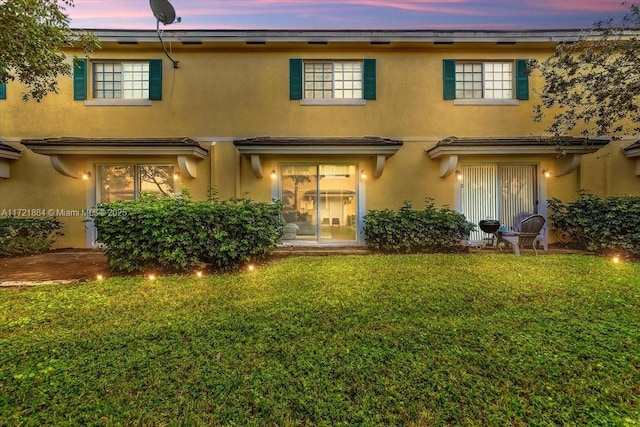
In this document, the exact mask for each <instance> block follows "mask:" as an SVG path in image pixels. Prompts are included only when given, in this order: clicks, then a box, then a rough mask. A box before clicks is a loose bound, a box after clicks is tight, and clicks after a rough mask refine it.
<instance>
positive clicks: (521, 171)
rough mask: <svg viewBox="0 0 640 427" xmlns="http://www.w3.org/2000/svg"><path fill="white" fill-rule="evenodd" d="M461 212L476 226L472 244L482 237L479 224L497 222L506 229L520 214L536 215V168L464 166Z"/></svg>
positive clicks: (511, 165) (499, 165)
mask: <svg viewBox="0 0 640 427" xmlns="http://www.w3.org/2000/svg"><path fill="white" fill-rule="evenodd" d="M461 169H462V180H461V181H460V199H461V211H462V213H463V214H464V215H465V216H466V218H467V221H470V222H473V223H474V224H476V229H477V231H475V232H472V233H471V239H472V240H479V239H481V238H482V237H483V234H484V233H482V231H480V229H479V227H478V223H479V222H480V221H481V220H483V219H497V220H498V221H500V224H502V225H504V226H505V227H506V228H507V229H510V228H511V227H512V226H513V217H514V216H516V215H517V214H518V213H520V212H531V213H537V210H538V181H537V179H536V177H537V174H536V171H537V167H536V165H532V164H515V163H514V164H506V163H505V164H482V165H462V167H461Z"/></svg>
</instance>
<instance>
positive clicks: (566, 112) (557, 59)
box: [532, 3, 640, 137]
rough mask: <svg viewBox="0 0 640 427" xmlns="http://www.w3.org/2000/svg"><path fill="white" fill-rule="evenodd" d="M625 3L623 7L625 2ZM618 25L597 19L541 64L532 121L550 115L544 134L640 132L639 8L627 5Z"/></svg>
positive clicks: (597, 134)
mask: <svg viewBox="0 0 640 427" xmlns="http://www.w3.org/2000/svg"><path fill="white" fill-rule="evenodd" d="M625 4H626V3H625ZM626 6H628V8H629V9H628V12H627V13H626V14H625V16H624V17H623V18H622V19H621V20H620V21H614V20H613V19H609V20H606V21H600V22H598V23H596V24H595V25H594V28H593V29H591V30H590V31H587V32H585V33H583V34H582V35H581V36H580V37H579V39H578V40H577V41H575V42H564V43H560V44H559V45H558V46H557V48H556V51H555V53H554V54H553V55H552V56H551V57H550V58H548V59H547V60H546V61H543V62H535V61H534V62H533V64H532V65H533V67H534V68H537V69H538V70H539V71H540V72H541V73H542V76H543V77H544V81H545V82H544V87H543V89H542V92H541V93H540V96H541V103H540V104H539V105H537V106H536V111H535V113H536V114H535V119H536V121H538V122H541V121H542V120H543V118H544V116H545V115H549V114H553V120H552V123H551V125H549V127H548V128H547V130H548V131H549V132H551V133H553V134H554V135H556V136H559V135H566V134H568V133H570V132H571V131H572V130H574V129H575V128H576V127H578V128H582V134H583V135H591V136H605V135H608V136H613V137H616V136H618V137H619V136H622V135H624V134H627V135H628V134H636V133H638V132H639V131H640V39H639V37H638V34H639V32H638V30H637V29H638V28H640V6H639V5H637V4H626Z"/></svg>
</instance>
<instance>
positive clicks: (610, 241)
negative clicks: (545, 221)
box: [548, 192, 640, 257]
mask: <svg viewBox="0 0 640 427" xmlns="http://www.w3.org/2000/svg"><path fill="white" fill-rule="evenodd" d="M548 207H549V211H550V214H549V219H550V220H551V222H552V224H553V227H554V228H556V229H559V230H562V231H565V232H567V233H569V235H570V236H571V239H572V240H573V241H574V242H575V243H576V244H578V245H579V246H580V247H581V248H583V249H586V250H589V251H593V252H601V253H602V252H614V251H615V252H621V253H624V254H627V255H629V256H632V257H638V256H640V197H638V196H609V197H605V198H600V197H598V196H595V195H593V194H588V193H586V192H581V193H580V197H579V198H578V200H576V201H574V202H571V203H563V202H562V201H560V200H559V199H550V200H548Z"/></svg>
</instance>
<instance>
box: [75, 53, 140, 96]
mask: <svg viewBox="0 0 640 427" xmlns="http://www.w3.org/2000/svg"><path fill="white" fill-rule="evenodd" d="M91 65H92V71H91V96H92V98H91V99H89V100H86V101H85V104H86V105H151V100H149V62H148V61H95V62H92V63H91ZM105 65H114V66H119V67H120V71H118V72H115V73H113V74H116V73H117V74H119V75H120V79H119V81H117V80H114V81H107V80H98V74H99V73H108V72H109V71H106V72H105V71H101V70H100V69H99V68H100V67H102V66H105ZM129 67H134V68H135V67H141V68H142V69H141V70H127V69H126V68H129ZM127 76H134V77H135V78H131V79H128V78H126V77H127ZM101 83H102V84H104V85H108V84H109V83H114V84H117V85H119V89H107V88H104V87H100V85H101ZM108 90H118V91H119V92H120V96H119V97H113V98H108V97H104V96H98V95H99V93H100V92H101V91H108ZM136 92H137V93H136ZM103 95H104V94H103Z"/></svg>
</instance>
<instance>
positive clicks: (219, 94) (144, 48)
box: [0, 42, 640, 246]
mask: <svg viewBox="0 0 640 427" xmlns="http://www.w3.org/2000/svg"><path fill="white" fill-rule="evenodd" d="M407 46H408V47H406V48H403V47H399V45H392V46H382V47H375V46H371V45H370V44H369V43H361V44H358V43H351V44H348V45H347V47H344V48H341V47H339V45H337V44H336V45H331V44H329V45H328V46H309V45H307V44H306V43H304V42H302V43H289V44H278V45H277V46H275V47H270V46H269V45H268V44H267V45H266V46H246V45H245V44H244V43H237V44H232V43H226V44H224V47H220V48H216V47H215V46H212V45H203V46H202V47H181V46H180V45H179V44H173V45H172V56H173V57H174V58H175V59H177V60H179V61H180V65H179V67H180V68H178V69H174V68H172V64H171V62H170V61H169V60H167V59H166V58H164V55H163V54H162V51H161V49H160V47H159V45H157V44H153V45H152V46H149V44H146V43H143V44H141V45H139V46H120V45H117V44H114V43H105V44H104V48H103V49H102V50H99V51H96V52H94V53H93V54H91V58H92V59H107V60H108V59H122V60H133V59H138V60H146V59H150V58H163V59H164V68H163V100H162V101H153V102H152V103H151V105H149V106H89V105H85V102H83V101H73V91H72V80H71V78H69V77H63V78H61V79H60V88H59V89H60V90H59V94H50V95H48V96H46V97H45V99H44V100H43V101H42V102H39V103H37V102H34V101H29V102H23V101H22V100H21V96H20V94H21V92H22V88H21V86H20V85H19V84H18V83H9V84H8V87H7V93H8V96H7V99H6V100H1V101H0V140H5V141H9V142H10V143H11V144H12V145H14V146H20V145H19V141H20V140H22V139H25V138H51V137H54V138H55V137H62V136H77V137H93V138H108V137H125V138H127V137H128V138H136V137H138V138H141V137H144V138H154V137H183V136H188V137H191V138H194V139H196V140H198V141H200V142H201V143H202V144H203V145H204V146H205V147H207V148H208V149H209V150H210V151H209V156H208V158H206V159H204V160H201V161H198V162H197V173H198V176H197V178H195V179H189V178H186V177H185V178H184V180H183V182H182V183H183V184H184V185H186V186H188V187H189V189H190V192H191V194H192V196H193V197H194V198H196V199H204V198H206V196H207V190H208V189H209V188H210V187H215V188H217V190H218V192H219V196H220V197H221V198H224V199H226V198H231V197H245V196H247V197H250V198H252V199H255V200H260V201H268V200H270V198H271V196H272V194H273V186H274V183H273V182H272V181H271V179H270V177H269V174H270V171H271V170H272V169H276V170H277V168H278V166H279V165H280V164H281V163H282V162H295V161H313V162H320V161H326V160H328V161H331V160H332V159H333V160H335V157H326V158H323V157H319V156H311V157H300V156H298V157H295V156H294V157H286V158H282V157H280V158H279V157H277V156H262V168H263V172H264V175H265V176H264V177H263V178H257V177H256V176H255V175H254V173H253V170H252V168H251V164H250V161H249V159H248V158H247V157H246V156H241V155H240V154H239V153H238V151H237V150H236V148H235V146H234V145H233V140H234V139H242V138H247V137H255V136H292V137H305V136H306V137H313V136H321V137H357V136H380V137H385V138H395V139H399V140H402V141H404V145H403V146H402V148H401V149H400V150H399V151H398V152H397V153H396V154H395V155H394V156H392V157H390V158H389V159H387V163H386V167H385V169H384V173H383V174H382V176H381V177H380V178H377V179H376V178H374V177H373V170H374V167H375V163H374V160H373V159H372V158H371V157H369V156H345V157H344V158H341V161H348V162H352V163H355V164H357V165H358V167H359V168H362V169H365V170H366V171H367V175H368V177H367V179H366V182H363V183H361V184H362V185H363V187H362V188H364V189H365V199H366V207H367V209H383V208H397V207H399V206H400V205H401V204H402V202H403V201H404V200H408V201H411V202H412V203H413V205H414V207H417V208H420V207H422V206H423V203H424V199H425V198H426V197H429V198H433V199H434V200H435V202H436V204H437V205H449V206H451V207H454V206H455V204H456V199H455V186H456V182H455V178H454V176H453V175H449V176H448V177H446V178H441V177H440V174H439V167H440V164H439V161H437V160H431V159H429V157H428V156H427V155H426V153H425V150H427V149H429V148H431V147H433V146H434V145H435V143H436V142H437V141H438V140H440V139H442V138H444V137H448V136H457V137H523V136H531V135H541V134H543V133H544V125H543V124H537V123H534V122H533V120H532V115H533V106H534V105H535V103H536V97H535V92H534V90H533V89H534V88H535V87H536V86H538V87H539V86H540V84H541V82H540V80H539V76H537V75H536V74H535V73H534V75H532V76H531V79H530V87H531V90H530V96H531V99H530V100H529V101H521V102H520V103H519V105H516V106H489V105H482V106H459V105H454V103H453V102H452V101H444V100H443V99H442V60H443V59H445V58H455V59H457V60H463V59H482V60H499V59H505V60H513V59H515V58H537V59H543V58H545V57H546V56H547V55H549V54H550V53H551V49H552V46H551V45H550V44H536V45H531V46H529V45H528V44H526V43H518V44H516V45H506V46H498V45H496V44H465V43H460V44H455V45H448V46H433V45H432V44H424V45H416V44H410V45H407ZM74 53H77V52H70V54H74ZM290 58H304V59H331V60H339V59H362V58H375V59H376V60H377V100H375V101H367V103H366V105H364V106H336V105H332V106H305V105H301V104H300V102H299V101H291V100H289V59H290ZM90 91H91V89H90V88H89V93H90ZM630 143H631V141H630V140H627V141H615V142H612V143H611V144H610V145H609V146H607V147H605V148H603V149H601V150H599V151H598V152H597V153H595V154H590V155H585V156H583V161H582V165H581V167H580V168H579V169H578V170H576V171H574V172H571V173H569V174H568V175H566V176H561V177H552V178H549V179H543V178H541V182H540V186H541V190H542V192H541V194H545V195H546V197H547V198H551V197H557V198H560V199H562V200H573V199H575V198H576V197H577V194H578V190H580V189H588V190H590V191H592V192H594V193H596V194H599V195H607V194H640V178H639V177H637V176H636V175H635V160H631V159H627V158H625V157H624V155H623V154H622V151H621V149H622V147H624V146H625V145H628V144H630ZM22 148H23V149H24V151H23V155H22V158H21V159H19V160H17V161H11V162H10V167H11V178H10V179H8V180H0V211H1V210H2V208H4V207H7V208H11V207H15V208H19V207H22V206H18V205H24V206H25V207H26V206H27V205H28V206H32V207H34V208H37V207H44V208H58V207H60V208H69V209H78V208H83V207H87V204H88V202H89V201H90V200H91V194H92V191H93V189H92V188H91V187H90V186H91V185H95V183H94V182H93V181H90V182H89V183H87V182H85V181H82V180H78V179H72V178H68V177H64V176H62V175H60V174H58V173H57V172H56V171H55V170H54V169H53V168H52V167H51V165H50V163H49V159H48V158H47V157H46V156H42V155H36V154H34V153H32V152H30V151H29V150H26V149H25V148H24V147H22ZM158 160H159V161H162V162H163V163H167V162H169V163H171V164H174V165H176V163H175V157H174V158H161V159H158ZM79 161H80V162H84V163H82V164H81V165H80V166H78V167H79V168H86V169H87V170H92V168H93V167H94V165H95V164H96V163H108V162H110V161H113V162H116V161H118V162H137V163H150V162H152V161H153V159H149V158H146V159H144V158H135V157H134V158H131V157H121V158H100V159H91V158H89V159H80V160H79ZM460 161H461V162H495V161H498V160H497V159H495V158H491V157H487V156H485V157H479V158H471V157H466V158H465V157H462V158H461V159H460ZM499 161H501V162H507V161H515V162H525V163H534V164H537V165H539V169H540V170H542V169H551V170H553V168H554V166H555V162H556V161H557V160H556V159H555V158H554V156H553V155H546V156H526V155H525V156H512V157H501V158H500V159H499ZM176 166H177V165H176ZM63 221H64V222H65V224H66V226H65V237H64V238H63V239H60V241H59V243H58V245H59V246H84V245H85V240H86V238H85V233H84V224H80V221H81V219H79V218H63Z"/></svg>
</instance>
